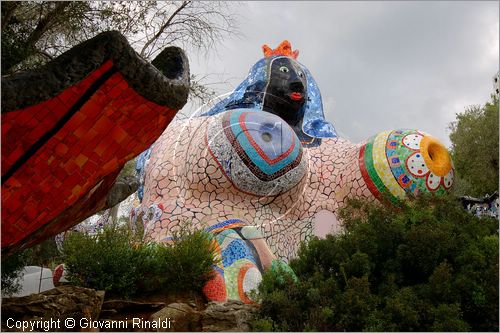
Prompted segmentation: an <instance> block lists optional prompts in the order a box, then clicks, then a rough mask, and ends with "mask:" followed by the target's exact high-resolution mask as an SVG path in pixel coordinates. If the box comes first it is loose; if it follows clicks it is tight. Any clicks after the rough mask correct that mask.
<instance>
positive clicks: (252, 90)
mask: <svg viewBox="0 0 500 333" xmlns="http://www.w3.org/2000/svg"><path fill="white" fill-rule="evenodd" d="M277 58H284V57H283V56H274V57H267V58H262V59H260V60H259V61H258V62H257V63H256V64H255V65H253V66H252V68H251V69H250V71H249V73H248V76H247V77H246V78H245V80H243V82H241V83H240V84H239V85H238V87H236V89H235V90H234V91H233V92H232V93H231V94H230V95H229V96H228V97H226V98H225V99H223V100H222V101H220V102H219V103H217V104H216V105H215V106H214V107H213V108H212V109H210V110H209V111H208V112H206V113H204V114H202V115H201V116H213V115H216V114H218V113H221V112H224V111H226V110H231V109H237V108H248V109H257V110H262V106H263V96H264V94H265V88H266V85H267V81H268V80H269V75H268V72H269V67H270V64H271V62H272V60H274V59H277ZM297 63H298V64H299V66H300V67H301V69H302V70H303V72H304V73H305V74H306V80H307V99H306V102H305V104H304V106H303V111H304V112H303V114H304V119H303V122H302V131H303V132H304V133H305V134H306V135H308V136H310V137H313V138H334V137H337V133H336V131H335V128H334V127H333V125H332V124H331V123H329V122H328V121H326V120H325V115H324V112H323V102H322V100H321V93H320V91H319V88H318V85H317V84H316V81H315V80H314V78H313V77H312V75H311V72H309V70H308V69H307V68H306V67H305V66H304V65H302V64H301V63H299V62H297Z"/></svg>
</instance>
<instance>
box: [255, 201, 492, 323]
mask: <svg viewBox="0 0 500 333" xmlns="http://www.w3.org/2000/svg"><path fill="white" fill-rule="evenodd" d="M340 215H341V216H340V217H341V219H342V221H343V222H344V226H345V230H344V231H343V232H342V233H341V234H338V235H327V237H326V238H325V239H318V238H312V239H311V240H310V241H309V242H308V243H303V244H301V247H300V250H299V252H298V257H297V258H295V259H292V260H291V261H290V266H291V268H292V269H293V270H294V272H295V274H296V276H297V279H298V281H295V280H294V279H292V278H288V279H286V280H285V281H284V280H283V272H281V274H277V273H276V272H273V271H270V272H267V273H265V274H264V276H263V281H262V283H261V284H260V285H259V297H260V299H261V307H260V309H259V312H258V314H257V316H256V320H255V324H254V326H253V328H254V330H263V329H266V330H269V329H272V330H276V331H304V330H318V331H424V332H425V331H469V330H473V331H495V332H496V331H498V318H499V317H498V276H499V273H498V220H496V219H492V218H489V217H485V218H478V217H476V216H474V215H472V214H470V213H468V212H467V211H466V210H464V209H463V208H462V207H461V206H460V204H459V203H458V201H457V200H456V199H455V198H454V197H452V196H450V197H433V196H428V197H419V198H417V199H412V200H410V201H409V202H401V203H400V205H399V206H398V208H395V207H382V206H380V205H377V204H373V203H365V202H361V201H353V202H350V203H349V204H348V206H347V207H346V208H345V209H343V210H342V211H341V214H340ZM285 276H286V275H285Z"/></svg>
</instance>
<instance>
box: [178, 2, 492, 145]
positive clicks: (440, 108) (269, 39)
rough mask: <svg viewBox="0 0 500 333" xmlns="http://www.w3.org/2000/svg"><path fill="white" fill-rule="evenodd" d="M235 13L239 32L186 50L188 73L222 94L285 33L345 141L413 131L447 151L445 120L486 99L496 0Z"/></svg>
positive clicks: (261, 7)
mask: <svg viewBox="0 0 500 333" xmlns="http://www.w3.org/2000/svg"><path fill="white" fill-rule="evenodd" d="M236 13H237V14H238V20H237V25H238V27H239V29H240V31H241V35H240V36H239V37H233V38H226V39H225V40H224V41H223V42H221V43H220V44H218V47H217V52H212V53H210V54H208V56H207V57H204V56H203V57H200V56H196V54H192V53H190V54H189V55H188V56H189V58H190V66H191V72H192V73H193V74H197V75H206V74H212V75H211V76H210V77H209V78H208V79H207V81H212V82H216V81H224V82H225V83H224V84H219V85H214V86H212V88H215V89H216V91H217V92H218V93H220V94H222V93H227V92H230V91H231V90H233V89H234V88H235V87H236V85H238V84H239V83H240V82H241V81H242V80H243V79H244V77H245V76H246V75H247V73H248V70H249V69H250V67H251V66H252V65H253V64H254V63H255V62H257V61H258V60H259V59H260V58H262V56H263V55H262V51H261V46H262V44H269V46H271V47H272V48H274V47H276V46H277V45H278V44H279V43H280V42H281V41H282V40H284V39H288V40H289V41H290V42H291V44H292V47H293V49H298V50H299V51H300V55H299V57H298V60H299V61H300V62H301V63H302V64H304V65H305V66H306V67H308V68H309V70H310V71H311V73H312V74H313V76H314V77H315V79H316V81H317V83H318V85H319V88H320V90H321V94H322V97H323V106H324V110H325V114H326V118H327V119H328V120H329V121H330V122H332V123H333V125H334V126H335V128H336V129H337V132H338V133H339V134H340V136H341V137H344V138H347V139H350V140H351V141H353V142H359V141H361V140H363V139H365V138H368V137H370V136H372V135H374V134H376V133H378V132H380V131H383V130H386V129H397V128H415V129H420V130H423V131H425V132H428V133H431V134H433V135H434V136H436V137H437V138H439V139H440V140H441V141H442V142H443V143H444V144H445V145H446V146H448V147H449V146H450V141H449V138H448V135H449V130H448V125H449V123H450V122H451V121H453V120H454V119H455V114H456V113H458V112H462V111H463V110H464V109H465V107H467V106H469V105H472V104H484V103H485V102H487V101H488V100H489V98H490V94H491V93H492V91H493V83H492V78H493V76H494V75H495V74H496V72H497V71H498V68H499V5H498V2H497V1H486V2H480V1H470V2H468V1H442V2H428V1H421V2H406V1H400V2H393V1H390V2H372V1H369V2H278V1H270V2H243V3H240V4H239V5H238V7H237V8H236ZM187 108H188V109H189V107H187Z"/></svg>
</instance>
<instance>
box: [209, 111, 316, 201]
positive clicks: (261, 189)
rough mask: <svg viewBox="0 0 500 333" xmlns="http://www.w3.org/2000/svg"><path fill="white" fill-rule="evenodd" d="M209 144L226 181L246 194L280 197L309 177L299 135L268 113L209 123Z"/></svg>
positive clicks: (228, 115) (230, 114)
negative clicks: (279, 195) (305, 177)
mask: <svg viewBox="0 0 500 333" xmlns="http://www.w3.org/2000/svg"><path fill="white" fill-rule="evenodd" d="M206 141H207V144H208V148H209V151H210V152H211V154H212V156H213V157H214V159H215V160H216V161H217V163H218V165H219V167H220V168H221V170H222V171H223V172H224V174H225V175H226V176H227V178H228V179H229V180H230V181H231V182H232V183H233V185H234V186H235V187H236V188H238V189H239V190H241V191H243V192H246V193H250V194H253V195H258V196H266V195H278V194H280V193H283V192H286V191H288V190H290V189H291V188H293V187H294V186H295V185H297V184H298V182H299V181H300V180H301V179H302V177H303V176H304V175H305V173H306V162H305V159H304V158H303V153H304V152H303V149H302V146H301V144H300V141H299V139H298V138H297V135H296V134H295V132H294V131H293V129H292V128H291V127H290V126H289V125H288V124H287V123H286V122H285V121H284V120H282V119H281V118H280V117H278V116H276V115H273V114H271V113H268V112H263V111H260V110H255V111H254V110H248V109H236V110H231V111H227V112H224V113H222V114H220V115H218V116H217V117H214V119H213V120H212V121H211V122H210V124H209V126H208V129H207V133H206Z"/></svg>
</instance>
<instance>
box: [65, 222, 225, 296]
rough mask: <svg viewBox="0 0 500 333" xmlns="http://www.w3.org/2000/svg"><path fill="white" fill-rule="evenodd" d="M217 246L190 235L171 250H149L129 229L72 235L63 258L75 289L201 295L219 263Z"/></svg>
mask: <svg viewBox="0 0 500 333" xmlns="http://www.w3.org/2000/svg"><path fill="white" fill-rule="evenodd" d="M211 244H212V243H211V240H210V239H209V236H208V235H207V234H206V233H204V232H201V231H198V232H192V233H187V232H184V233H183V234H182V236H179V237H176V238H175V240H174V241H173V243H172V244H169V245H163V244H154V243H148V244H143V243H138V242H136V241H135V237H134V235H133V234H132V233H131V232H130V231H129V230H128V228H126V227H116V228H105V229H104V230H103V231H102V232H100V233H98V234H97V235H95V236H91V235H87V234H84V233H73V234H71V235H70V236H69V237H68V238H67V239H66V240H65V242H64V245H63V254H64V263H65V265H66V268H67V271H68V279H69V280H70V281H71V282H72V283H75V284H77V285H81V286H84V287H88V288H93V289H98V290H106V291H107V292H108V293H109V294H111V296H124V297H130V296H133V295H135V294H137V293H141V294H143V293H147V292H154V291H158V290H167V291H172V292H182V291H192V290H194V291H197V290H201V288H202V286H203V285H204V283H205V282H206V281H207V280H208V279H209V277H210V272H211V270H212V268H211V267H212V265H213V264H214V261H215V259H214V258H215V257H214V251H213V248H212V245H211Z"/></svg>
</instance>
